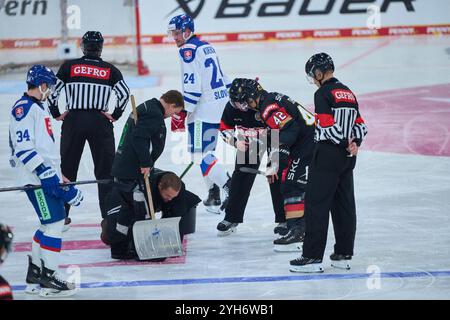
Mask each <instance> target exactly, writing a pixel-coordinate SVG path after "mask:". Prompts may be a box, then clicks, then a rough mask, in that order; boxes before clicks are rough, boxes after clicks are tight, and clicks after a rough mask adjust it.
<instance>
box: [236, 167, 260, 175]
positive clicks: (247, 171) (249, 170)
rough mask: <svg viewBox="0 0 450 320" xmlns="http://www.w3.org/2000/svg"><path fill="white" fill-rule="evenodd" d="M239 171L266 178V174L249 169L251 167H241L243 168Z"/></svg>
mask: <svg viewBox="0 0 450 320" xmlns="http://www.w3.org/2000/svg"><path fill="white" fill-rule="evenodd" d="M239 170H240V171H241V172H245V173H252V174H262V175H263V176H266V173H265V172H263V171H261V170H258V169H253V168H249V167H241V168H239Z"/></svg>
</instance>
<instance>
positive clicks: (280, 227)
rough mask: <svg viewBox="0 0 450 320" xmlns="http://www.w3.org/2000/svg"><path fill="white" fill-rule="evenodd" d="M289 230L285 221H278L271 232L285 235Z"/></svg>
mask: <svg viewBox="0 0 450 320" xmlns="http://www.w3.org/2000/svg"><path fill="white" fill-rule="evenodd" d="M288 232H289V228H288V226H287V222H280V223H279V224H278V225H277V226H276V227H275V228H274V229H273V233H275V234H279V235H280V236H285V235H287V234H288Z"/></svg>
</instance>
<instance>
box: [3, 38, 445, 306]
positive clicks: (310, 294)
mask: <svg viewBox="0 0 450 320" xmlns="http://www.w3.org/2000/svg"><path fill="white" fill-rule="evenodd" d="M216 49H217V52H218V55H219V58H220V62H221V65H222V69H223V70H224V72H225V73H227V74H228V75H229V76H230V77H252V78H253V77H259V78H260V82H261V84H262V85H263V87H264V88H265V89H266V90H268V91H279V92H282V93H285V94H288V95H289V96H291V97H292V98H294V99H295V100H297V101H299V102H301V103H303V104H304V105H306V106H308V108H309V109H310V110H313V109H312V103H313V95H314V91H315V90H316V88H315V87H314V86H313V85H310V84H309V83H308V82H307V81H306V79H305V76H304V64H305V61H306V60H307V58H309V57H310V56H311V55H312V54H314V53H316V52H321V51H325V52H328V53H329V54H330V55H331V56H332V57H333V58H334V61H335V65H336V77H337V78H339V79H340V80H341V81H343V82H344V83H345V84H347V85H348V86H349V87H350V88H351V89H352V90H353V91H354V92H355V93H356V95H357V97H358V100H359V103H360V110H361V113H362V115H363V117H364V118H365V120H366V123H367V125H368V130H369V133H368V136H367V140H366V141H365V143H364V144H363V145H362V148H361V150H360V154H359V156H358V161H357V167H356V170H355V192H356V201H357V215H358V224H357V234H356V243H355V256H354V258H353V260H352V269H351V270H349V271H339V270H336V269H333V268H331V266H330V260H329V255H330V254H331V253H332V250H333V244H334V237H333V230H332V227H331V223H330V229H329V235H328V243H327V249H326V253H325V257H324V266H325V272H324V273H323V274H299V273H291V272H290V271H289V260H291V259H294V258H296V257H298V255H299V253H276V252H274V251H273V245H272V241H273V240H274V234H273V228H274V226H275V223H274V222H273V221H274V214H273V212H272V206H271V201H270V193H269V188H268V185H267V182H266V181H265V178H264V177H262V176H258V177H257V179H256V182H255V185H254V188H253V190H252V193H251V196H250V201H249V204H248V207H247V210H246V213H245V217H244V219H245V221H244V223H243V224H240V225H239V226H238V228H237V232H236V233H235V234H233V235H231V236H228V237H217V234H216V225H217V223H218V222H219V221H221V220H222V219H223V215H220V216H219V215H215V214H211V213H207V212H206V211H205V209H204V207H203V205H201V204H200V205H199V207H198V209H197V224H196V232H195V233H194V234H190V235H188V236H187V237H186V238H187V239H186V241H185V243H184V254H183V256H182V257H177V258H170V259H168V260H166V261H165V262H162V263H148V262H147V263H145V262H134V261H133V262H121V261H117V260H112V259H111V258H110V252H109V249H108V247H106V246H105V245H103V244H102V243H101V241H100V239H99V234H100V226H99V223H100V212H99V210H98V207H97V191H96V187H95V186H94V185H86V186H80V189H81V190H82V191H83V193H84V197H85V200H84V203H83V204H82V206H81V207H79V208H75V209H73V211H71V218H72V227H71V229H70V230H69V231H67V232H66V233H65V234H64V238H63V249H64V250H63V251H62V262H61V263H62V264H61V266H60V267H61V269H62V271H63V274H64V270H66V271H67V276H76V277H78V279H80V282H81V283H80V288H79V291H78V293H77V295H75V296H73V297H71V299H169V300H172V299H176V300H185V299H193V300H197V299H202V300H203V299H213V300H214V299H224V300H231V299H232V300H236V299H244V300H246V299H256V300H259V299H283V300H290V299H295V300H306V299H449V298H450V197H449V195H450V38H449V37H448V36H408V37H380V38H365V39H357V40H355V39H347V40H345V39H344V40H342V39H341V40H325V39H323V40H301V41H278V42H275V41H274V42H249V43H228V44H217V45H216ZM0 54H4V53H0ZM17 54H20V51H19V53H17ZM144 60H145V62H146V63H147V64H148V65H149V67H150V69H151V76H150V77H147V78H139V79H138V78H137V77H135V76H134V75H131V74H128V75H126V80H127V81H128V82H129V83H130V86H131V89H132V92H133V94H134V95H135V96H136V99H137V101H138V102H142V101H144V100H146V99H149V98H152V97H159V96H160V94H161V93H163V92H164V91H166V90H168V89H178V90H179V89H180V70H179V61H178V56H177V50H176V48H175V47H174V46H171V45H161V46H146V47H145V48H144ZM24 75H25V74H24V73H23V72H22V73H14V74H6V75H1V76H0V132H1V134H0V176H1V181H0V186H1V187H6V186H14V185H15V182H14V171H13V170H12V169H11V168H10V167H9V161H8V158H9V149H8V133H7V132H8V119H9V110H10V108H11V106H12V104H13V103H14V101H15V100H16V99H18V97H19V95H20V93H21V92H22V91H23V90H24V89H23V88H25V86H24V84H23V85H22V87H20V86H21V81H22V82H23V83H24V79H25V76H24ZM128 111H130V106H128ZM125 119H126V116H124V117H122V118H121V119H120V120H119V121H118V122H116V123H115V134H116V141H117V139H118V137H119V135H120V133H121V130H122V128H123V125H124V122H125ZM167 124H168V125H169V122H167ZM53 130H54V132H56V133H57V132H60V123H58V122H53ZM184 140H185V137H184V135H183V134H180V133H177V134H173V133H169V134H168V137H167V140H166V149H165V151H164V153H163V155H162V156H161V158H160V159H159V160H158V161H157V167H159V168H162V169H166V170H172V171H174V172H176V173H178V174H180V173H181V172H182V171H183V170H184V168H185V166H186V164H187V163H188V161H189V159H188V157H187V154H186V153H185V150H184V149H185V147H184V146H185V144H184ZM87 148H88V147H86V148H85V152H84V155H83V159H82V163H81V166H80V170H79V179H80V180H86V179H93V178H94V176H93V164H92V160H91V158H90V152H89V150H87ZM218 157H219V158H220V159H221V161H222V162H223V163H225V164H226V166H227V167H228V168H229V170H230V173H231V171H232V170H233V163H234V153H233V150H232V149H231V148H228V147H225V146H224V144H223V143H222V142H220V143H219V147H218ZM184 182H185V183H186V186H187V188H188V189H189V190H191V191H193V192H195V193H197V194H198V195H199V196H200V197H201V198H204V197H205V195H206V193H207V192H206V187H205V186H204V183H203V180H202V177H201V174H200V169H199V168H196V167H193V168H192V169H191V170H190V171H189V172H188V174H187V175H186V176H185V178H184ZM0 208H1V210H0V221H1V222H2V223H6V224H8V225H10V226H12V227H13V228H14V236H15V238H14V241H15V246H14V250H13V252H12V253H11V254H10V255H9V257H8V259H7V261H6V262H5V263H4V264H3V265H2V266H1V267H0V273H1V275H2V276H3V277H5V278H6V279H7V280H8V281H9V282H10V283H11V285H12V287H13V290H14V297H15V298H16V299H40V298H39V297H35V296H28V295H26V294H25V293H24V288H25V274H26V269H27V259H26V255H27V254H28V253H29V251H30V248H31V237H32V235H33V233H34V230H35V229H36V228H37V227H38V220H37V218H36V215H35V213H34V211H33V209H32V207H31V204H29V203H28V200H27V198H26V195H25V194H23V193H19V192H7V193H6V192H3V193H0Z"/></svg>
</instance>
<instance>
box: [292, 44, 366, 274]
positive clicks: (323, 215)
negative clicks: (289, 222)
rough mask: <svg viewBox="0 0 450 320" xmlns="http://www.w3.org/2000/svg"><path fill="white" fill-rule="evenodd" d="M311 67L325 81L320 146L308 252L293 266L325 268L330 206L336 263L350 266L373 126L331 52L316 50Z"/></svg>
mask: <svg viewBox="0 0 450 320" xmlns="http://www.w3.org/2000/svg"><path fill="white" fill-rule="evenodd" d="M305 71H306V74H307V75H308V77H310V78H311V82H314V83H315V84H316V85H317V86H318V87H319V89H318V90H317V91H316V93H315V95H314V106H315V112H316V125H315V137H314V140H315V142H316V147H315V150H314V154H313V158H312V161H311V165H310V168H309V177H308V185H307V187H306V199H305V222H306V232H305V239H304V242H303V253H302V256H301V257H300V258H297V259H295V260H292V261H291V262H290V270H291V271H293V272H323V267H322V259H323V255H324V252H325V246H326V243H327V233H328V221H329V215H330V212H331V218H332V221H333V228H334V236H335V240H336V242H335V245H334V253H333V254H332V255H331V256H330V260H331V265H332V266H333V267H335V268H343V269H350V260H351V259H352V256H353V249H354V242H355V233H356V206H355V194H354V185H353V169H354V168H355V164H356V155H357V153H358V148H359V146H360V145H361V143H362V141H363V139H364V137H365V136H366V134H367V127H366V125H365V123H364V120H363V118H362V117H361V115H360V113H359V106H358V101H357V100H356V97H355V95H354V93H353V92H352V91H351V90H350V89H349V88H348V87H347V86H346V85H344V84H343V83H341V82H340V81H339V80H338V79H336V78H335V77H334V63H333V60H332V59H331V57H330V56H329V55H328V54H326V53H318V54H315V55H313V56H312V57H311V58H310V59H309V60H308V62H307V63H306V66H305Z"/></svg>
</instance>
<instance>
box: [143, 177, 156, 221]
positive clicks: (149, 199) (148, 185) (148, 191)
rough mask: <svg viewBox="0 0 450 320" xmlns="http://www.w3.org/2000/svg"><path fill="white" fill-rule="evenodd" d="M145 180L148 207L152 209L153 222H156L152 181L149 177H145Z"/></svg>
mask: <svg viewBox="0 0 450 320" xmlns="http://www.w3.org/2000/svg"><path fill="white" fill-rule="evenodd" d="M144 180H145V190H146V191H147V198H148V207H149V208H150V215H151V217H152V220H153V221H155V219H156V217H155V208H154V207H153V198H152V190H151V189H150V179H149V177H148V175H146V176H145V177H144Z"/></svg>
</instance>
